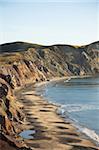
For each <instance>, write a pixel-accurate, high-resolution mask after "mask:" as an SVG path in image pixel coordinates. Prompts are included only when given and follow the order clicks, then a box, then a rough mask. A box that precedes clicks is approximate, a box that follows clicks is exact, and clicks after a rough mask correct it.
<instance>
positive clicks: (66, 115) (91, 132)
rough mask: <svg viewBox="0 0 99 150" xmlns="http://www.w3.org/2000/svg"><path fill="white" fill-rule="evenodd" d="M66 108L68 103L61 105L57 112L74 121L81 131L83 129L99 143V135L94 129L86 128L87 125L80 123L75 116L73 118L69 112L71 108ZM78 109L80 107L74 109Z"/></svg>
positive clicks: (83, 131) (67, 119)
mask: <svg viewBox="0 0 99 150" xmlns="http://www.w3.org/2000/svg"><path fill="white" fill-rule="evenodd" d="M64 108H65V109H64ZM66 108H67V107H66V105H63V106H61V107H60V108H59V109H58V110H57V113H58V114H60V115H61V116H63V117H65V118H66V121H70V122H71V123H73V124H74V125H75V126H76V127H77V128H78V129H79V131H81V132H82V133H84V134H85V135H87V136H88V137H90V139H92V140H94V141H95V142H96V144H97V145H99V135H98V134H96V133H95V131H94V130H91V129H89V128H86V127H85V126H83V125H81V124H79V122H78V121H77V120H75V119H74V118H73V119H72V118H71V117H70V115H69V113H68V112H69V109H68V111H66ZM79 108H80V107H79ZM86 108H87V109H88V107H85V108H84V109H86ZM90 109H94V107H90ZM98 109H99V108H98ZM77 110H78V109H74V110H73V111H77Z"/></svg>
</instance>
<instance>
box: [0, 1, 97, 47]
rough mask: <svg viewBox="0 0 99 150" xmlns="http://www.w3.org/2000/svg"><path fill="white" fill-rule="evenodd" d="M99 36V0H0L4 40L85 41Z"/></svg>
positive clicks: (0, 28) (0, 40) (1, 38)
mask: <svg viewBox="0 0 99 150" xmlns="http://www.w3.org/2000/svg"><path fill="white" fill-rule="evenodd" d="M98 40H99V0H0V44H2V43H7V42H14V41H24V42H31V43H37V44H42V45H51V44H71V45H85V44H89V43H92V42H94V41H98Z"/></svg>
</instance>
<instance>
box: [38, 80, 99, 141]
mask: <svg viewBox="0 0 99 150" xmlns="http://www.w3.org/2000/svg"><path fill="white" fill-rule="evenodd" d="M37 92H38V93H39V94H41V95H42V96H44V97H45V98H46V99H48V101H49V102H51V103H54V104H57V105H59V106H60V108H59V110H58V112H57V113H59V114H60V115H62V116H63V117H64V118H66V120H67V119H68V120H69V121H72V122H73V123H74V124H75V125H76V126H77V127H78V129H79V130H81V131H82V132H83V133H85V134H86V135H87V136H89V137H90V138H92V139H93V140H95V141H97V142H98V143H99V78H78V79H70V80H69V81H67V80H61V81H54V82H51V83H49V84H46V85H43V86H42V87H40V88H38V89H37Z"/></svg>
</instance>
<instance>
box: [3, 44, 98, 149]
mask: <svg viewBox="0 0 99 150" xmlns="http://www.w3.org/2000/svg"><path fill="white" fill-rule="evenodd" d="M98 74H99V42H95V43H92V44H90V45H86V46H81V47H74V46H69V45H53V46H40V45H34V44H29V43H23V42H15V43H9V44H3V45H1V46H0V130H1V136H2V137H3V139H4V137H5V138H7V139H9V141H10V142H11V140H12V141H14V140H15V138H14V137H15V135H16V130H15V128H14V122H18V123H22V121H24V114H22V111H21V109H20V107H19V104H18V103H17V100H16V98H15V96H14V89H16V88H18V87H21V86H24V85H25V84H27V83H35V82H39V81H44V80H50V79H51V78H54V77H62V76H71V75H98ZM10 136H12V137H13V138H12V139H11V138H8V137H10ZM14 144H15V145H16V146H18V147H21V146H23V145H22V144H20V143H18V142H16V141H15V142H14Z"/></svg>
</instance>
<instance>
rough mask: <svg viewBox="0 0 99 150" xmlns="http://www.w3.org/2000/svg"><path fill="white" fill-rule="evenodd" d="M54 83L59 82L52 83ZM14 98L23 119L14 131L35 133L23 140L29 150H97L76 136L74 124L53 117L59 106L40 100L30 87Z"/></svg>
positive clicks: (89, 140) (86, 139) (19, 91)
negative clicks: (22, 122) (22, 114)
mask: <svg viewBox="0 0 99 150" xmlns="http://www.w3.org/2000/svg"><path fill="white" fill-rule="evenodd" d="M62 79H63V78H62ZM64 79H67V77H65V78H64ZM57 80H60V78H56V79H52V80H51V81H57ZM51 81H50V82H51ZM46 83H47V82H41V83H37V84H36V85H35V86H36V87H39V86H41V85H43V84H46ZM16 95H17V99H18V102H19V103H20V104H21V106H22V109H23V113H24V114H25V117H26V120H25V121H24V126H23V125H22V127H21V126H19V127H16V128H18V129H17V131H18V132H21V131H22V130H23V131H27V130H29V131H31V132H32V131H35V133H34V132H33V134H31V138H30V139H27V138H24V142H25V143H26V145H28V146H29V147H30V148H32V149H33V150H34V149H35V150H36V149H37V150H95V149H96V150H98V147H97V146H96V145H95V143H94V142H93V141H92V140H91V139H88V138H87V137H85V136H84V135H83V134H82V133H80V132H78V131H77V129H76V127H75V126H74V125H73V124H71V123H70V122H68V121H67V122H66V121H64V118H62V117H61V116H59V115H58V114H57V113H56V112H57V109H58V106H56V105H54V104H50V103H48V101H47V100H45V99H44V98H43V97H41V96H39V95H38V94H37V93H36V91H35V87H34V86H33V85H32V84H29V85H27V86H25V87H24V88H22V89H19V90H17V92H16Z"/></svg>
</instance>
